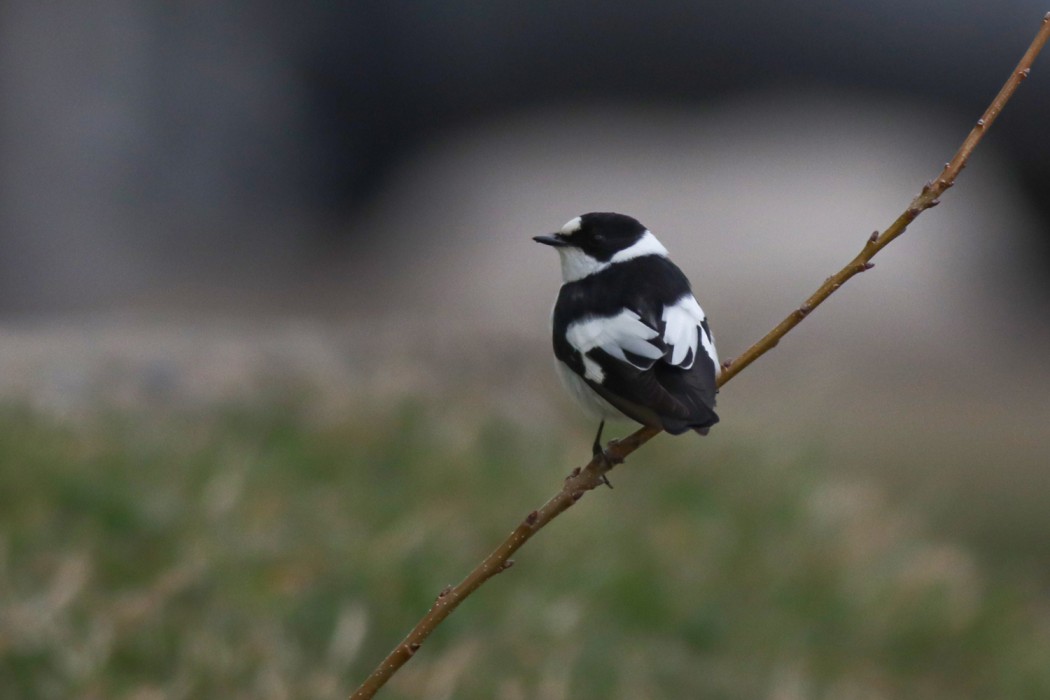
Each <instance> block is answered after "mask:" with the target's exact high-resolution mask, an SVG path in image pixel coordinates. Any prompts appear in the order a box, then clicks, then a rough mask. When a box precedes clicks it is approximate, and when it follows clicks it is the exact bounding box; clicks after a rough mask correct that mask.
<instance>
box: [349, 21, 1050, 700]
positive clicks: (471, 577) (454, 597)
mask: <svg viewBox="0 0 1050 700" xmlns="http://www.w3.org/2000/svg"><path fill="white" fill-rule="evenodd" d="M1048 38H1050V13H1047V14H1046V15H1045V16H1044V17H1043V23H1042V26H1041V28H1040V29H1039V32H1038V33H1037V34H1036V36H1035V39H1033V40H1032V43H1031V45H1030V46H1029V47H1028V50H1027V51H1026V52H1025V54H1024V56H1023V57H1022V58H1021V61H1020V63H1018V64H1017V68H1015V69H1014V71H1013V72H1012V73H1011V74H1010V77H1009V78H1008V79H1007V81H1006V83H1005V84H1004V85H1003V87H1002V89H1001V90H1000V91H999V94H998V95H996V96H995V99H994V100H992V103H991V104H990V105H989V106H988V109H986V110H985V112H984V114H983V115H981V118H980V119H978V120H977V124H976V125H974V127H973V129H972V130H971V131H970V134H969V135H968V136H967V137H966V140H965V141H963V143H962V146H960V147H959V150H958V151H956V153H955V156H954V157H953V158H952V159H951V161H949V162H948V163H946V164H945V166H944V169H943V170H942V171H941V173H940V175H938V176H937V178H936V179H934V180H931V181H930V182H927V183H926V184H925V185H924V186H923V188H922V191H921V192H920V193H919V195H918V196H916V197H915V199H913V200H912V202H911V204H909V205H908V208H907V209H905V210H904V213H902V214H901V215H900V216H898V217H897V219H896V220H895V221H894V222H893V223H892V224H890V226H889V228H887V229H886V230H885V231H883V232H881V233H880V232H878V231H875V232H874V233H872V234H871V236H870V237H869V238H868V239H867V241H865V243H864V247H863V248H862V249H861V251H860V253H858V254H857V256H856V257H855V258H853V259H852V260H851V261H849V262H848V263H847V264H846V266H845V267H843V268H842V269H841V270H839V271H838V272H837V273H835V274H834V275H832V276H831V277H829V278H827V279H826V280H824V283H823V284H822V285H820V287H819V288H818V289H817V291H815V292H813V294H811V295H810V297H809V298H808V299H806V300H805V301H804V302H803V303H802V305H801V306H799V307H798V308H797V309H795V310H794V311H792V312H791V313H789V314H788V315H787V317H785V318H784V320H783V321H781V322H780V323H779V324H777V326H776V327H775V328H774V329H773V330H771V331H770V332H769V333H767V334H766V335H765V336H764V337H763V338H762V339H761V340H759V341H758V342H757V343H755V344H754V345H752V346H751V347H750V348H748V349H747V350H745V351H744V353H743V354H741V355H740V357H738V358H736V359H735V360H732V361H730V362H727V363H725V365H723V368H722V372H721V374H720V375H719V377H718V386H719V387H721V386H724V385H725V384H726V382H728V381H729V380H730V379H732V378H733V377H735V376H736V375H737V374H739V373H740V372H741V371H742V370H743V369H744V368H745V367H747V366H748V365H750V364H751V363H752V362H754V361H755V360H757V359H758V358H759V357H761V356H762V355H764V354H765V353H767V352H769V351H770V350H772V349H773V348H774V347H776V346H777V343H779V342H780V339H781V338H783V337H784V336H785V335H787V333H788V332H789V331H790V330H791V329H792V328H794V327H795V326H797V325H798V324H799V323H801V322H802V320H803V319H804V318H806V316H808V315H809V314H810V312H812V311H813V310H814V309H815V308H817V307H818V306H820V305H821V304H822V303H824V301H825V300H826V299H827V298H828V297H830V296H831V295H832V294H834V293H835V292H836V291H837V290H838V289H839V288H840V287H841V286H842V285H843V284H845V283H846V282H848V281H849V280H850V279H851V278H852V277H853V276H854V275H856V274H858V273H861V272H864V271H865V270H870V269H871V268H872V267H874V263H872V262H871V259H872V258H873V257H875V255H876V254H877V253H878V252H879V251H881V250H882V249H883V248H885V247H886V246H887V245H889V244H890V243H891V242H892V241H894V240H895V239H896V238H897V237H899V236H900V235H901V234H902V233H904V231H905V229H907V228H908V225H909V224H910V223H911V222H912V221H914V220H915V218H916V217H918V216H919V214H921V213H922V212H924V211H926V210H927V209H930V208H932V207H935V206H936V205H937V204H939V203H940V196H941V195H942V194H943V193H944V192H945V191H946V190H947V189H948V188H950V187H951V186H952V185H954V184H955V179H956V178H957V177H958V176H959V173H960V172H962V169H963V168H964V167H966V162H967V160H968V159H969V157H970V154H971V153H973V150H974V148H976V147H977V144H978V143H980V141H981V139H982V138H983V137H984V134H985V133H986V132H987V131H988V127H990V126H991V125H992V122H994V121H995V119H996V117H998V116H999V113H1000V112H1001V111H1002V110H1003V107H1004V106H1006V103H1007V101H1008V100H1009V99H1010V97H1011V96H1012V95H1013V94H1014V92H1015V91H1016V90H1017V88H1018V86H1019V85H1020V84H1021V82H1022V81H1023V80H1024V79H1025V78H1027V77H1028V74H1029V72H1030V70H1031V67H1032V62H1033V61H1035V57H1036V56H1037V55H1038V54H1039V52H1040V50H1042V48H1043V45H1044V44H1046V42H1047V39H1048ZM660 432H662V431H661V430H660V429H659V428H652V427H643V428H641V429H639V430H637V431H635V432H634V433H632V434H631V435H628V436H627V437H626V438H623V439H622V440H614V441H612V442H610V443H609V448H608V450H607V451H606V455H607V458H608V459H607V460H603V459H601V457H595V458H594V459H592V460H591V462H590V463H589V464H588V465H587V466H585V467H583V468H582V469H574V470H573V472H572V473H571V474H569V476H568V477H566V478H565V483H564V485H563V486H562V488H561V491H559V492H558V493H557V494H555V495H554V497H553V498H551V499H550V500H549V501H547V502H546V503H545V504H543V506H542V507H541V508H540V509H539V510H534V511H532V512H531V513H529V514H528V515H527V516H526V517H525V519H524V520H523V521H522V522H521V523H520V524H519V525H518V526H517V527H516V528H515V529H514V532H512V533H511V534H510V536H509V537H507V539H506V540H504V542H503V544H501V545H500V546H499V547H497V548H496V549H495V550H494V551H493V552H492V553H491V554H489V555H488V557H486V558H485V560H484V561H483V562H481V564H479V565H478V566H477V567H476V568H475V569H474V570H473V571H471V572H470V574H468V575H467V577H466V578H465V579H463V581H462V582H461V583H460V584H459V585H457V586H450V587H448V588H446V589H445V590H443V591H441V593H439V594H438V597H437V599H436V600H435V601H434V604H433V605H431V606H430V610H429V611H427V613H426V615H424V616H423V618H422V619H421V620H420V621H419V622H418V623H417V624H416V626H415V627H414V628H413V629H412V631H411V632H409V633H408V636H406V637H405V638H404V639H403V640H402V641H401V643H400V644H398V645H397V647H395V648H394V650H393V651H391V652H390V654H388V655H387V657H386V658H385V659H384V660H383V662H382V663H381V664H379V666H378V667H377V668H376V669H375V670H374V671H373V672H372V675H370V676H369V677H368V678H367V679H366V680H365V682H364V683H362V684H361V686H360V687H359V688H358V689H357V690H356V691H355V692H354V694H353V695H351V696H350V700H365V699H366V698H371V697H373V696H374V695H375V693H376V692H377V691H378V690H379V689H380V688H381V687H383V685H384V684H385V683H386V682H387V681H388V680H390V677H391V676H393V675H394V674H395V673H397V671H398V669H400V668H401V667H402V666H403V665H404V664H405V662H407V661H408V660H409V659H411V658H412V656H413V655H415V653H416V652H417V651H418V650H419V648H420V646H421V645H422V644H423V642H424V641H425V640H426V638H427V637H429V636H430V633H431V632H433V631H434V630H435V629H436V628H437V626H438V625H439V624H441V622H442V621H443V620H444V619H445V618H446V617H448V616H449V615H451V614H452V611H453V610H455V609H456V608H457V607H458V606H459V605H460V603H462V602H463V601H464V600H465V599H466V598H467V596H469V595H470V594H471V593H473V592H474V591H476V590H477V589H478V588H479V587H481V585H482V584H483V583H485V582H486V581H488V580H489V579H490V578H492V577H493V576H495V575H496V574H498V573H500V572H503V571H506V570H507V569H509V568H510V567H511V566H513V564H514V560H512V559H511V558H510V557H511V555H513V554H514V553H515V552H516V551H518V549H520V548H521V546H522V545H524V544H525V543H526V542H528V541H529V540H530V539H531V538H532V536H533V535H535V534H536V533H537V532H539V531H540V530H541V529H542V528H543V527H544V526H546V525H547V523H549V522H550V521H551V520H553V519H554V518H556V517H557V516H558V515H560V514H561V513H563V512H564V511H566V510H567V509H568V508H569V507H571V506H572V505H573V504H574V503H576V502H577V501H578V500H580V498H582V497H583V495H584V494H585V493H586V492H587V491H590V490H592V489H594V488H596V487H597V486H600V485H601V484H602V483H604V481H603V475H604V474H605V472H607V471H609V470H610V469H611V468H612V466H613V465H615V464H619V463H620V462H622V461H624V460H625V459H626V458H627V456H628V455H630V454H631V453H632V452H634V451H635V450H637V449H638V448H639V447H641V446H642V445H644V444H645V443H646V442H648V441H649V440H651V439H652V438H653V437H655V436H656V435H657V434H659V433H660Z"/></svg>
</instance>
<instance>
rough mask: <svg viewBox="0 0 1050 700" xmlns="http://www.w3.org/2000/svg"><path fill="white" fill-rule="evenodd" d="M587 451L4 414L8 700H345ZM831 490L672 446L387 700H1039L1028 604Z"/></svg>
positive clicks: (1042, 636) (645, 453)
mask: <svg viewBox="0 0 1050 700" xmlns="http://www.w3.org/2000/svg"><path fill="white" fill-rule="evenodd" d="M814 443H815V444H816V440H814ZM587 445H588V441H587V439H586V438H585V437H584V436H581V435H579V434H577V433H570V432H569V431H566V432H564V433H562V434H554V435H551V434H540V433H534V432H529V431H528V430H525V429H519V428H516V427H514V426H512V425H509V424H507V423H506V422H504V421H503V420H501V419H497V418H492V417H485V416H483V415H478V416H476V417H464V416H458V415H457V416H450V415H449V413H448V410H447V407H446V406H442V405H439V404H438V403H437V402H433V403H430V402H416V403H407V404H402V405H400V406H397V407H389V408H386V409H382V410H377V411H374V412H372V413H368V414H364V413H362V414H361V415H355V416H346V417H345V418H342V419H339V420H337V421H332V420H326V421H323V422H322V421H318V420H315V419H312V418H310V417H309V416H308V415H307V412H306V411H303V410H301V409H300V408H299V407H297V406H295V405H286V404H272V405H269V406H266V407H258V406H256V407H252V408H250V409H249V408H236V409H225V410H223V409H211V410H208V411H204V412H201V413H198V414H195V415H166V416H157V415H149V416H142V415H139V416H135V415H129V414H127V413H122V414H112V413H110V414H107V415H100V416H96V417H94V418H91V419H87V420H81V421H78V422H76V423H72V422H69V423H65V422H61V421H57V420H54V419H51V418H44V417H42V416H40V415H38V414H34V413H33V412H31V411H29V410H25V409H22V408H18V407H8V408H6V409H5V410H3V412H2V413H0V697H5V698H7V697H11V698H71V697H84V698H190V697H193V698H209V697H215V698H218V697H223V698H322V697H323V698H331V697H342V696H344V695H345V694H346V693H348V692H349V691H350V690H351V689H352V688H353V687H354V685H355V684H356V682H358V681H360V680H361V679H363V677H364V676H365V675H367V673H368V672H369V671H370V670H371V668H372V666H373V665H374V664H376V663H377V662H378V661H379V659H381V658H382V656H383V655H384V654H385V653H386V652H387V651H388V650H389V648H390V647H392V646H393V645H394V644H395V643H396V642H397V641H398V640H399V639H400V638H401V637H402V636H403V634H404V633H405V632H406V631H407V630H408V628H409V627H410V626H411V625H412V624H414V622H415V621H416V619H418V617H419V616H420V615H421V614H422V613H423V612H424V611H425V610H426V609H427V607H428V606H429V605H430V603H431V601H432V599H433V596H434V595H435V594H436V593H437V592H438V591H439V590H440V589H441V588H442V587H444V586H445V585H447V584H449V583H454V582H456V581H457V580H458V579H459V578H460V577H462V576H463V575H465V573H466V572H467V570H469V568H470V567H472V566H473V565H474V564H475V563H477V561H479V560H480V558H481V557H482V556H483V555H484V554H486V553H487V551H488V550H489V549H490V548H492V547H494V546H495V545H496V544H497V543H498V542H499V540H500V539H501V538H503V537H504V536H505V535H506V534H507V533H508V532H509V531H510V529H511V528H512V527H513V525H514V524H516V522H517V520H518V519H519V518H520V517H522V516H524V515H525V514H526V513H527V512H528V511H529V510H530V509H532V508H534V507H536V506H537V505H539V504H540V503H541V502H542V500H543V499H544V498H545V497H546V496H548V495H550V494H551V493H553V492H554V491H555V490H556V488H557V486H558V483H559V479H560V477H561V476H562V475H563V474H564V473H565V472H567V471H568V470H569V469H570V468H571V467H572V466H574V465H575V464H577V463H579V462H581V461H582V459H583V458H585V457H586V455H587V451H588V447H587ZM835 472H836V465H834V464H828V463H827V461H826V460H825V459H822V458H821V456H820V454H819V450H817V449H814V450H813V454H805V452H804V451H803V452H802V453H798V452H795V453H793V454H790V455H787V454H784V453H782V452H781V451H780V448H779V446H777V445H773V444H763V440H762V438H761V437H760V436H755V437H753V438H752V439H750V440H747V441H746V442H745V441H743V440H735V439H734V440H728V439H725V438H722V439H715V438H710V439H707V440H700V439H697V438H694V437H692V436H690V437H683V438H678V439H671V438H668V437H661V438H659V439H657V440H656V441H654V442H653V443H652V444H651V445H649V446H647V447H646V448H645V449H644V450H642V451H640V452H639V453H637V454H636V455H635V456H634V457H633V458H632V459H631V460H630V463H629V464H628V465H626V466H625V467H620V468H618V469H617V470H615V471H614V472H613V473H612V474H611V477H612V480H613V483H614V484H615V486H616V488H615V489H614V490H612V491H608V490H604V489H603V490H601V491H599V492H595V493H591V494H588V495H587V496H586V497H585V498H584V499H583V501H581V502H580V503H579V504H578V505H577V506H576V507H575V508H573V509H572V510H570V511H569V512H568V513H566V514H565V515H564V516H562V517H561V518H559V519H558V520H556V521H555V522H554V523H553V524H552V525H551V526H550V527H549V528H548V529H547V530H545V531H544V532H542V533H540V535H538V536H537V538H536V539H535V540H533V542H532V543H530V544H529V545H528V546H527V547H526V548H525V549H524V550H522V551H521V552H520V553H519V555H518V557H517V566H515V567H514V568H513V569H511V570H510V571H508V572H507V573H505V574H502V575H500V576H499V577H497V578H496V579H494V580H493V581H492V582H491V583H490V584H489V585H487V586H485V587H484V588H483V589H481V590H480V591H479V592H478V593H477V594H476V595H475V596H474V597H472V598H470V599H469V600H468V601H467V602H466V603H465V604H464V605H463V606H462V607H461V608H460V609H459V610H458V611H457V612H456V613H455V614H454V615H453V616H452V617H451V618H450V619H449V620H448V621H447V622H446V624H445V625H443V626H442V627H441V628H440V629H439V630H438V631H437V633H435V635H434V636H433V637H432V638H431V639H430V640H429V641H428V642H427V644H426V645H425V646H424V647H423V649H422V650H421V651H420V652H419V653H418V654H417V656H416V657H415V658H414V659H413V660H412V661H411V662H410V663H409V664H408V665H407V666H406V667H405V668H404V669H403V671H402V672H401V673H399V674H398V675H397V676H395V678H394V680H393V681H392V682H391V684H390V685H389V686H388V687H387V688H386V689H385V690H384V691H383V695H382V696H383V697H388V698H391V699H392V700H393V699H395V698H452V697H454V698H498V699H501V700H517V699H519V698H521V699H524V698H544V699H545V700H549V699H558V698H598V697H605V698H685V697H705V698H726V699H728V698H757V697H767V698H894V699H897V698H922V699H923V700H937V699H938V698H945V699H947V698H951V699H952V700H956V699H958V698H989V697H995V698H1028V697H1030V698H1041V697H1048V696H1050V664H1048V663H1047V662H1046V660H1047V659H1048V658H1050V632H1048V630H1050V626H1048V621H1050V616H1048V613H1047V600H1046V598H1045V597H1040V596H1039V595H1038V594H1036V593H1033V591H1036V590H1037V587H1036V586H1034V585H1032V584H1033V582H1032V581H1030V580H1026V579H1024V578H1022V576H1023V575H1022V574H1005V573H1002V572H1001V571H998V570H996V569H994V568H992V567H988V566H983V565H982V561H981V558H980V556H978V555H977V554H975V553H974V552H971V551H969V550H968V549H967V548H965V547H963V546H959V545H955V544H952V543H950V542H940V541H934V540H933V539H932V538H930V537H929V536H927V535H925V534H924V533H923V527H922V523H921V520H920V519H919V518H918V517H917V516H916V514H914V513H913V514H909V513H906V512H902V511H901V510H900V509H899V508H898V507H895V505H894V504H893V503H890V502H887V500H886V499H885V498H884V497H883V496H882V495H881V494H880V492H879V491H878V490H877V489H875V488H873V487H870V486H866V485H864V484H859V483H855V482H850V481H848V480H842V479H840V478H837V477H835V476H834V473H835Z"/></svg>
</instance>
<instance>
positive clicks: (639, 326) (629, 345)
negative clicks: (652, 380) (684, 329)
mask: <svg viewBox="0 0 1050 700" xmlns="http://www.w3.org/2000/svg"><path fill="white" fill-rule="evenodd" d="M658 335H660V333H659V331H656V330H654V329H653V328H650V327H649V326H647V325H645V323H643V322H642V319H641V317H640V316H639V315H638V314H636V313H635V312H634V311H631V310H630V309H624V310H623V311H621V312H620V313H618V314H617V315H615V316H603V317H594V316H592V317H589V318H585V319H583V320H580V321H576V322H575V323H572V324H570V325H569V327H568V328H567V329H566V331H565V337H566V339H567V340H568V341H569V344H570V345H572V347H573V348H575V349H576V350H577V351H578V352H579V353H580V354H581V355H583V366H584V371H585V376H586V377H587V378H588V379H590V380H591V381H594V382H598V383H601V381H602V380H603V379H604V378H605V374H604V372H602V371H601V367H599V366H598V363H597V362H594V360H591V359H590V358H588V357H587V353H588V352H590V351H591V350H594V349H595V348H600V349H601V350H604V351H605V352H607V353H609V355H611V356H612V357H615V358H616V359H617V360H620V361H621V362H626V363H627V364H630V365H633V366H634V367H637V368H638V369H648V368H649V367H651V366H652V363H653V361H656V360H658V359H660V358H661V357H663V354H664V353H663V350H661V349H660V348H659V347H657V346H656V345H654V344H652V343H650V342H649V341H650V340H652V339H653V338H655V337H656V336H658ZM626 353H631V354H632V355H634V356H636V357H643V358H646V359H648V360H651V361H650V362H646V363H644V364H638V363H637V361H633V360H631V359H628V357H627V355H626Z"/></svg>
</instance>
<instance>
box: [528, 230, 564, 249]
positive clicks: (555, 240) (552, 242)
mask: <svg viewBox="0 0 1050 700" xmlns="http://www.w3.org/2000/svg"><path fill="white" fill-rule="evenodd" d="M532 240H534V241H536V242H537V243H542V244H543V245H549V246H554V247H555V248H564V247H565V246H567V245H569V244H568V243H567V242H566V241H565V239H564V238H562V237H561V236H559V235H558V234H556V233H552V234H550V235H549V236H533V237H532Z"/></svg>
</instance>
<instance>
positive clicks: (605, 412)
mask: <svg viewBox="0 0 1050 700" xmlns="http://www.w3.org/2000/svg"><path fill="white" fill-rule="evenodd" d="M584 359H585V362H586V359H587V358H584ZM591 362H593V360H591ZM554 365H555V367H557V368H558V378H559V379H561V383H562V384H563V385H564V386H565V388H566V389H567V390H568V392H569V393H570V394H571V395H572V397H573V398H574V399H575V400H576V403H578V404H580V406H582V407H583V409H584V410H585V411H587V413H589V414H590V415H592V416H594V417H595V418H600V419H605V418H616V419H627V416H625V415H624V414H623V413H621V412H620V410H619V409H617V408H616V407H615V406H613V405H612V404H611V403H609V402H608V401H606V400H605V399H603V398H602V397H601V396H599V395H598V393H597V392H596V391H595V390H594V389H592V388H591V387H590V386H588V385H587V382H586V381H584V379H583V377H581V376H580V375H578V374H576V373H575V372H573V371H572V369H570V368H569V366H568V365H567V364H565V363H564V362H562V361H561V360H555V362H554ZM600 369H601V368H599V370H600Z"/></svg>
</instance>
